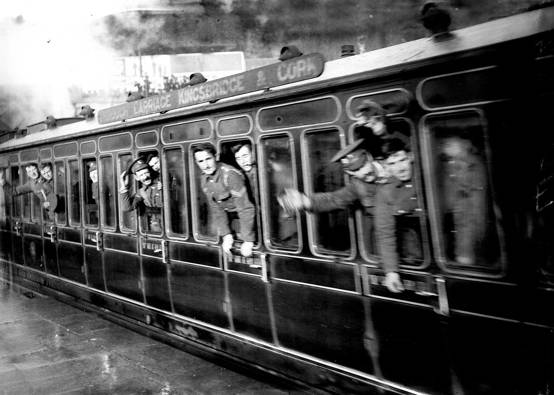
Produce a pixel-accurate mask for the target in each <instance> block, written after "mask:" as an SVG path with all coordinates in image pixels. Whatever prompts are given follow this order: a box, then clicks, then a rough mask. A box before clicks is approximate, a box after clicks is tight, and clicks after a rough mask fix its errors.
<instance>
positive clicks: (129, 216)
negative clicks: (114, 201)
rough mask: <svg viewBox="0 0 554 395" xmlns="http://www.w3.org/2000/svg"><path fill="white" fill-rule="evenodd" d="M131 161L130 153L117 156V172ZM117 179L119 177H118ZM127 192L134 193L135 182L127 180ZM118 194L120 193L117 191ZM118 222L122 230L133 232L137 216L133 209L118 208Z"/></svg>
mask: <svg viewBox="0 0 554 395" xmlns="http://www.w3.org/2000/svg"><path fill="white" fill-rule="evenodd" d="M132 161H133V157H132V156H131V154H125V155H120V156H119V174H121V173H123V172H124V171H126V170H127V168H128V167H129V165H130V164H131V162H132ZM118 180H119V177H118ZM129 193H130V194H131V196H132V195H134V194H135V183H134V182H129ZM118 195H120V194H119V193H118ZM119 207H122V205H121V201H120V202H119ZM119 216H120V219H119V223H120V226H121V228H122V229H123V230H127V231H131V232H135V231H136V230H137V216H136V214H135V210H131V211H126V210H123V209H120V210H119Z"/></svg>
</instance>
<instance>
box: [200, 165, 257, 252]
mask: <svg viewBox="0 0 554 395" xmlns="http://www.w3.org/2000/svg"><path fill="white" fill-rule="evenodd" d="M201 186H202V190H203V191H204V193H205V194H206V197H207V200H208V204H209V205H210V210H211V212H212V215H213V221H214V225H215V228H216V229H217V234H218V235H219V236H225V235H228V234H231V228H230V226H229V218H228V216H227V213H236V214H237V215H238V217H239V222H240V234H241V237H242V239H243V240H244V241H251V242H254V241H255V239H256V235H255V231H254V229H255V215H256V211H255V209H254V205H253V204H252V202H251V201H250V199H249V197H248V192H247V190H246V186H245V182H244V176H243V175H242V174H241V172H240V171H239V170H237V169H235V168H234V167H232V166H229V165H227V164H225V163H218V164H217V169H216V171H215V172H214V174H212V175H207V174H204V175H203V176H202V180H201Z"/></svg>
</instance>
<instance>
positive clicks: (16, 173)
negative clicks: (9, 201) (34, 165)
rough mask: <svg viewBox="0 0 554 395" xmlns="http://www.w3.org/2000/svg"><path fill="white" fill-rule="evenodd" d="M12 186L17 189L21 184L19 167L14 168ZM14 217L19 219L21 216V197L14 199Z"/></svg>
mask: <svg viewBox="0 0 554 395" xmlns="http://www.w3.org/2000/svg"><path fill="white" fill-rule="evenodd" d="M11 180H12V186H13V187H16V186H18V185H20V182H19V167H17V166H14V167H12V177H11ZM13 205H14V206H13V216H14V217H15V218H18V217H20V216H21V199H20V198H19V197H14V199H13Z"/></svg>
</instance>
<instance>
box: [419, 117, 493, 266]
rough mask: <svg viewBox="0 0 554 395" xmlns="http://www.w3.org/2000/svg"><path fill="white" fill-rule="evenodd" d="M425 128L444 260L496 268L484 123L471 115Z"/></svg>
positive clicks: (441, 119) (432, 120)
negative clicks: (428, 138) (429, 146)
mask: <svg viewBox="0 0 554 395" xmlns="http://www.w3.org/2000/svg"><path fill="white" fill-rule="evenodd" d="M427 128H428V131H429V136H430V144H431V152H432V157H431V160H430V163H431V172H432V175H433V179H434V181H433V185H435V186H436V188H435V191H434V193H435V199H436V201H437V209H438V218H437V224H438V229H435V232H437V233H438V237H439V239H440V243H441V248H440V249H439V251H442V253H441V255H442V256H441V258H442V259H443V260H445V261H446V263H447V264H448V265H449V266H450V267H459V268H472V269H475V268H484V269H491V268H495V267H497V266H498V265H499V263H500V241H499V236H498V232H497V227H496V218H495V207H494V205H493V200H492V191H491V188H490V186H491V183H490V180H489V175H488V171H487V163H489V161H488V158H487V149H486V145H485V142H486V136H485V130H484V128H483V126H482V122H481V119H480V117H479V115H478V114H477V113H473V112H472V113H458V114H451V115H442V116H433V117H430V118H429V119H427Z"/></svg>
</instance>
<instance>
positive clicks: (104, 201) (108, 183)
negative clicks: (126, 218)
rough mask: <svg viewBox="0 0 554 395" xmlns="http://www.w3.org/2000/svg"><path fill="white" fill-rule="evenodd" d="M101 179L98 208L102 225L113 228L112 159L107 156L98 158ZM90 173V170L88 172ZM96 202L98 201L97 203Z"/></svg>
mask: <svg viewBox="0 0 554 395" xmlns="http://www.w3.org/2000/svg"><path fill="white" fill-rule="evenodd" d="M100 164H101V167H100V168H101V170H102V176H101V177H102V179H101V180H102V181H101V183H100V190H99V193H100V197H101V199H100V208H101V210H102V225H103V226H107V227H111V228H115V196H116V190H115V185H114V174H113V159H112V157H111V156H107V157H104V158H101V159H100ZM89 175H90V172H89ZM97 204H98V203H97Z"/></svg>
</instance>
